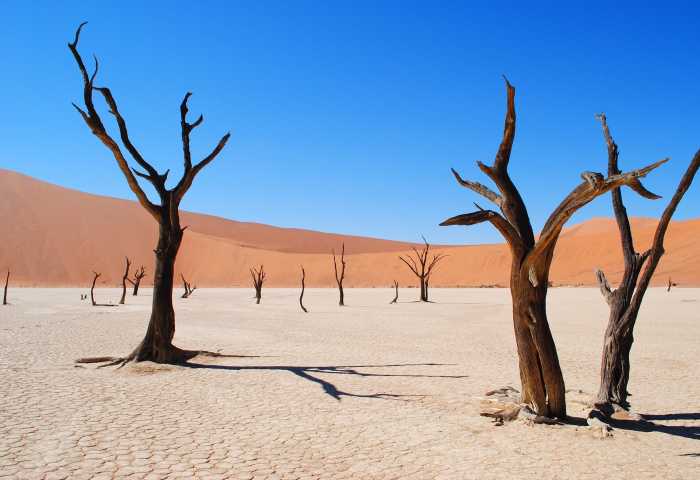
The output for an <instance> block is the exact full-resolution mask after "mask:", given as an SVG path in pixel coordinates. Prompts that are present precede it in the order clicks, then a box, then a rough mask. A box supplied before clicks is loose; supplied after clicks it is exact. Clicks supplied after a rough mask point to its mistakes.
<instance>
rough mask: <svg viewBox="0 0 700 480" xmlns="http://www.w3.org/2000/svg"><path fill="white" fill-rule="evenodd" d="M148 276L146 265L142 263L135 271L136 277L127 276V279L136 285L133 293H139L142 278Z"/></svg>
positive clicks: (135, 294) (134, 294)
mask: <svg viewBox="0 0 700 480" xmlns="http://www.w3.org/2000/svg"><path fill="white" fill-rule="evenodd" d="M145 276H146V267H144V266H143V265H141V267H140V268H139V269H138V270H136V271H135V272H134V279H133V280H132V279H130V278H127V279H126V281H127V282H129V283H130V284H131V285H133V287H134V291H133V292H132V295H133V296H134V297H135V296H137V295H138V294H139V287H140V286H141V279H143V277H145Z"/></svg>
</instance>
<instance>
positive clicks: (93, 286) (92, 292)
mask: <svg viewBox="0 0 700 480" xmlns="http://www.w3.org/2000/svg"><path fill="white" fill-rule="evenodd" d="M92 273H94V274H95V276H94V277H93V278H92V286H91V287H90V300H92V306H93V307H96V306H97V302H96V301H95V283H97V279H98V278H100V275H102V274H101V273H97V272H92Z"/></svg>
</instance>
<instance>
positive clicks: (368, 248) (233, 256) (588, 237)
mask: <svg viewBox="0 0 700 480" xmlns="http://www.w3.org/2000/svg"><path fill="white" fill-rule="evenodd" d="M182 216H183V224H185V225H189V228H188V230H187V231H186V233H185V239H184V242H183V246H182V249H181V251H180V255H179V257H178V264H177V271H178V272H183V273H184V274H185V276H186V277H187V278H188V280H190V281H192V282H193V283H195V284H197V285H199V286H247V285H249V283H250V281H249V273H248V269H249V267H250V266H252V265H257V264H260V263H263V264H264V265H265V269H266V270H267V271H268V282H267V284H266V285H268V286H295V285H297V284H298V282H299V273H300V272H299V265H301V264H303V265H304V267H305V269H306V271H307V282H308V283H307V284H308V285H309V286H319V287H330V286H334V279H333V266H332V259H331V256H330V251H331V249H332V248H336V249H338V248H339V247H340V244H341V242H345V244H346V250H347V252H348V253H349V255H347V256H346V258H347V261H348V271H347V277H346V285H347V286H349V287H372V286H387V285H390V284H391V282H392V281H393V280H394V279H396V280H398V281H399V282H400V283H401V284H402V285H413V284H415V281H414V277H413V276H412V274H410V272H409V271H408V269H407V268H406V267H405V265H403V263H401V262H399V260H398V258H397V257H398V255H399V254H401V253H402V252H405V251H406V250H408V249H409V248H410V246H411V244H409V243H404V242H395V241H390V240H380V239H373V238H366V237H356V236H348V235H336V234H329V233H321V232H314V231H309V230H301V229H288V228H278V227H272V226H268V225H262V224H257V223H243V222H236V221H232V220H226V219H222V218H218V217H213V216H210V215H202V214H195V213H189V212H185V213H183V215H182ZM0 222H1V223H0V225H2V229H1V230H0V245H2V249H1V250H0V269H4V268H6V267H9V268H10V269H11V270H12V283H13V284H14V285H24V286H73V285H77V286H81V285H89V283H90V281H91V279H92V273H91V272H92V271H93V270H96V271H99V272H101V273H102V277H101V279H100V280H101V281H102V285H110V286H111V285H116V284H118V283H120V282H121V275H122V272H123V263H124V259H123V258H124V256H125V255H128V256H129V257H130V258H131V259H132V260H133V261H134V263H135V264H136V265H140V264H144V265H145V266H146V271H147V273H148V274H151V273H152V264H153V252H152V249H153V247H154V245H155V242H156V235H157V230H156V225H155V223H154V222H153V220H152V219H151V218H150V217H149V216H148V215H147V214H146V213H145V212H144V210H143V209H142V208H141V207H140V206H139V205H137V204H136V203H135V202H131V201H127V200H120V199H115V198H110V197H103V196H98V195H91V194H87V193H82V192H78V191H75V190H70V189H66V188H62V187H59V186H56V185H51V184H48V183H45V182H42V181H39V180H36V179H33V178H31V177H27V176H25V175H21V174H19V173H15V172H11V171H8V170H2V169H0ZM632 224H633V229H634V232H635V235H636V240H637V248H639V249H642V248H645V246H647V245H648V244H649V242H650V240H651V237H652V235H653V232H654V228H655V226H656V221H655V220H654V219H633V221H632ZM699 233H700V219H694V220H687V221H682V222H673V223H672V224H671V226H670V228H669V232H668V234H667V237H666V252H667V254H666V256H664V258H663V259H662V261H661V264H660V265H659V268H658V269H657V275H656V277H655V284H664V283H665V282H666V281H667V279H668V277H669V276H671V277H672V278H673V280H674V281H675V282H677V283H678V284H679V285H682V286H691V285H692V286H698V285H700V255H698V248H697V246H696V245H695V244H694V243H693V239H695V238H697V237H698V234H699ZM439 250H440V251H443V252H445V253H447V254H449V258H447V259H445V260H444V261H443V263H442V264H441V267H440V268H439V269H438V270H437V272H436V273H435V275H434V277H433V280H432V282H431V283H432V284H433V285H434V286H479V285H501V286H507V283H508V269H509V253H508V250H507V247H506V246H505V245H501V244H493V245H491V244H487V245H469V246H459V247H440V249H439ZM596 267H600V268H603V269H604V270H605V272H606V273H607V274H608V278H610V280H611V281H616V280H617V279H619V276H620V272H621V268H622V261H621V254H620V248H619V240H618V233H617V227H616V225H615V223H614V221H613V220H612V219H607V218H600V219H593V220H590V221H588V222H585V223H582V224H579V225H575V226H572V227H571V228H569V229H567V230H566V231H565V232H564V233H563V234H562V237H561V240H560V241H559V245H558V247H557V251H556V253H555V258H554V262H553V266H552V275H551V280H552V281H553V282H554V283H555V284H567V285H578V284H583V285H593V284H595V277H594V275H593V271H594V269H595V268H596ZM150 279H151V277H150V275H149V276H147V277H146V279H145V280H144V281H145V282H146V283H150V282H149V280H150Z"/></svg>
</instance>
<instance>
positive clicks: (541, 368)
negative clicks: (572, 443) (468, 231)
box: [440, 80, 666, 418]
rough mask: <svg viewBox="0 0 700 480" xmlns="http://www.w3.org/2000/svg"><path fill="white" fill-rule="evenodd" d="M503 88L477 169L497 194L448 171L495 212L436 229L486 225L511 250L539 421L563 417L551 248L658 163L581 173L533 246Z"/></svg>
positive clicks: (525, 375) (528, 387)
mask: <svg viewBox="0 0 700 480" xmlns="http://www.w3.org/2000/svg"><path fill="white" fill-rule="evenodd" d="M505 83H506V93H507V95H506V97H507V101H506V104H507V107H506V118H505V125H504V129H503V138H502V140H501V144H500V146H499V148H498V152H497V153H496V158H495V160H494V163H493V165H491V166H489V165H485V164H483V163H481V162H477V165H478V167H479V169H480V170H481V171H482V172H483V173H484V174H486V176H488V177H489V178H490V179H491V180H492V181H493V182H494V183H495V184H496V187H497V189H498V193H495V192H493V191H491V190H490V189H488V188H486V187H484V186H483V185H481V184H478V183H476V182H469V181H465V180H463V179H462V178H461V176H460V175H459V174H458V173H457V172H456V171H455V170H452V173H453V175H454V177H455V179H456V180H457V182H458V183H459V184H460V185H461V186H463V187H466V188H468V189H470V190H472V191H474V192H476V193H478V194H479V195H482V196H483V197H485V198H486V199H488V200H490V201H491V202H493V203H494V204H495V205H496V206H497V207H498V208H499V210H500V213H499V212H496V211H494V210H484V209H482V208H481V207H479V206H478V205H477V209H478V210H477V211H475V212H472V213H467V214H462V215H457V216H455V217H451V218H449V219H447V220H445V221H444V222H442V223H441V224H440V225H474V224H477V223H482V222H490V223H491V224H492V225H493V226H494V227H495V228H496V229H497V230H498V231H499V232H500V233H501V235H503V237H504V238H505V240H506V241H507V243H508V246H509V247H510V252H511V257H512V262H511V274H510V291H511V297H512V301H513V324H514V327H515V339H516V345H517V349H518V358H519V367H520V380H521V383H522V402H523V403H525V404H527V405H529V406H531V407H532V409H533V410H534V412H535V413H536V414H537V415H539V416H545V417H557V418H564V417H565V416H566V402H565V395H566V391H565V387H564V377H563V375H562V372H561V368H560V366H559V358H558V356H557V351H556V347H555V344H554V339H553V338H552V334H551V331H550V328H549V323H548V322H547V309H546V298H547V287H548V284H549V269H550V266H551V262H552V256H553V254H554V248H555V246H556V243H557V240H558V239H559V234H560V233H561V229H562V227H563V226H564V224H565V223H566V221H567V220H568V219H569V218H571V216H572V215H573V214H574V213H575V212H576V211H577V210H578V209H580V208H581V207H583V206H584V205H586V204H587V203H589V202H590V201H591V200H593V199H594V198H596V197H598V196H600V195H603V194H605V193H607V192H609V191H610V190H612V189H614V188H617V187H620V186H622V185H627V186H630V187H631V188H633V189H634V190H636V191H638V192H643V190H641V189H640V188H639V185H640V184H639V178H640V177H643V176H645V175H646V174H647V173H649V172H650V171H652V170H653V169H655V168H657V167H658V166H659V165H661V164H662V163H664V162H665V161H666V160H661V161H660V162H656V163H654V164H651V165H649V166H647V167H644V168H642V169H639V170H633V171H631V172H627V173H617V174H613V175H609V176H608V177H607V178H606V177H604V176H603V175H601V174H599V173H595V172H583V174H581V178H582V179H583V182H582V183H580V184H579V185H578V186H576V187H575V188H574V189H573V190H572V191H571V193H569V195H567V196H566V198H564V200H563V201H562V202H561V203H560V204H559V206H558V207H557V208H556V209H555V210H554V211H553V212H552V214H551V215H550V216H549V218H548V220H547V221H546V223H545V225H544V228H543V229H542V232H541V234H540V236H539V238H538V239H537V241H535V235H534V232H533V229H532V225H531V223H530V217H529V215H528V212H527V208H526V207H525V202H524V201H523V199H522V197H521V195H520V192H519V191H518V189H517V188H516V186H515V184H514V183H513V181H512V180H511V178H510V175H509V173H508V163H509V161H510V153H511V149H512V147H513V141H514V139H515V124H516V122H515V88H514V87H513V86H512V85H511V84H510V83H509V82H508V80H506V81H505Z"/></svg>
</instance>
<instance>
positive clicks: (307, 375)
mask: <svg viewBox="0 0 700 480" xmlns="http://www.w3.org/2000/svg"><path fill="white" fill-rule="evenodd" d="M439 365H453V364H444V363H401V364H389V365H335V366H320V367H300V366H292V365H259V366H256V365H250V366H248V365H243V366H241V365H217V364H204V363H191V362H188V363H185V364H183V365H182V366H184V367H188V368H209V369H212V370H229V371H240V370H261V371H280V372H290V373H292V374H294V375H296V376H298V377H300V378H303V379H304V380H308V381H310V382H313V383H317V384H319V385H320V386H321V388H323V391H324V392H325V393H326V394H327V395H330V396H331V397H333V398H335V399H336V400H338V401H340V400H341V399H342V397H356V398H378V399H384V400H400V399H402V398H404V397H424V396H425V395H398V394H392V393H374V394H369V395H361V394H356V393H349V392H345V391H343V390H340V389H338V387H336V386H335V385H334V384H332V383H331V382H329V381H327V380H323V379H322V378H319V377H317V376H314V375H312V374H319V373H320V374H324V373H328V374H336V375H355V376H358V377H411V378H467V376H466V375H415V374H398V373H366V372H360V371H358V370H356V369H358V368H387V367H415V366H439Z"/></svg>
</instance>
